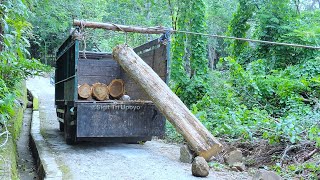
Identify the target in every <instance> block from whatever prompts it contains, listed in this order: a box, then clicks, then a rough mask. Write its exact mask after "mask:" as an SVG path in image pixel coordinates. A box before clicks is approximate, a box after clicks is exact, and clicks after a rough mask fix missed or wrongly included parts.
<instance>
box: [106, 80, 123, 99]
mask: <svg viewBox="0 0 320 180" xmlns="http://www.w3.org/2000/svg"><path fill="white" fill-rule="evenodd" d="M108 87H109V94H110V96H112V97H113V98H116V99H119V98H121V97H122V96H123V95H124V82H123V80H122V79H114V80H112V81H111V83H110V84H109V86H108Z"/></svg>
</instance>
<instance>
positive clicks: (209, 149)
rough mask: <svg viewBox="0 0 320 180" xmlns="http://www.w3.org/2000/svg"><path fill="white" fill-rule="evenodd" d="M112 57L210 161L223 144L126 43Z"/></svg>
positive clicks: (189, 141)
mask: <svg viewBox="0 0 320 180" xmlns="http://www.w3.org/2000/svg"><path fill="white" fill-rule="evenodd" d="M113 57H114V59H115V60H116V61H118V63H119V64H120V65H121V67H122V68H123V69H124V70H125V71H126V72H127V73H128V74H130V76H131V77H132V78H133V79H134V80H135V81H136V82H137V83H138V84H140V85H141V87H142V88H143V89H144V90H145V91H146V93H147V94H148V95H149V97H150V98H151V99H152V101H153V102H154V103H155V105H156V106H157V108H158V109H159V110H160V111H161V112H162V113H163V114H164V115H165V117H166V118H167V119H168V120H169V121H170V122H171V123H172V124H173V125H174V127H175V128H176V129H177V130H178V132H179V133H181V134H182V135H183V137H184V138H185V140H186V141H187V142H188V143H189V144H190V146H191V147H192V150H194V151H195V152H196V153H197V154H198V155H199V156H202V157H204V158H205V159H206V160H209V159H210V158H211V157H212V156H214V155H217V154H218V153H219V152H220V151H221V150H222V145H221V144H220V143H219V142H218V140H217V139H216V138H215V137H213V135H212V134H211V133H210V132H209V131H208V130H207V129H206V128H205V127H204V125H203V124H202V123H201V122H200V121H199V120H198V119H197V118H196V117H195V116H194V115H193V114H192V113H191V112H190V111H189V109H188V108H187V107H186V106H185V105H184V104H183V102H182V101H181V100H180V99H179V98H178V96H177V95H175V94H174V93H173V92H172V91H171V89H170V88H169V87H168V86H167V84H166V83H165V82H163V80H162V79H161V78H160V77H159V76H158V75H157V74H156V73H155V72H154V71H153V70H152V68H151V67H150V66H148V65H147V64H146V63H145V62H144V61H143V60H142V59H141V58H140V57H139V56H138V55H137V54H136V53H135V52H134V51H133V50H132V49H131V48H129V47H128V46H126V45H118V46H117V47H115V48H114V49H113Z"/></svg>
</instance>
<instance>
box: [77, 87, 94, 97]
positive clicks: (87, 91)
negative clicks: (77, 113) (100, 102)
mask: <svg viewBox="0 0 320 180" xmlns="http://www.w3.org/2000/svg"><path fill="white" fill-rule="evenodd" d="M91 94H92V90H91V87H90V85H89V84H87V83H85V84H82V85H80V86H79V87H78V95H79V97H80V98H83V99H88V98H89V97H91Z"/></svg>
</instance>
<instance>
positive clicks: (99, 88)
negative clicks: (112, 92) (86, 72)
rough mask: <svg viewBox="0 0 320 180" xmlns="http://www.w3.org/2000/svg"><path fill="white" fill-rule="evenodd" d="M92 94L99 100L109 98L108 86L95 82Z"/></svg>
mask: <svg viewBox="0 0 320 180" xmlns="http://www.w3.org/2000/svg"><path fill="white" fill-rule="evenodd" d="M92 96H93V97H94V98H95V99H96V100H98V101H103V100H107V99H109V90H108V86H107V85H105V84H103V83H94V84H93V85H92Z"/></svg>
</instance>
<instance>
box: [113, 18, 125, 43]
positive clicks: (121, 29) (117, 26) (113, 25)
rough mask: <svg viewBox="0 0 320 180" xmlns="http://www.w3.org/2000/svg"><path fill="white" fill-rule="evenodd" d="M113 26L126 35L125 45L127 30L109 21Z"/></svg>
mask: <svg viewBox="0 0 320 180" xmlns="http://www.w3.org/2000/svg"><path fill="white" fill-rule="evenodd" d="M111 24H112V25H113V26H115V27H116V28H118V29H119V30H121V31H122V32H124V34H125V36H126V43H125V44H126V45H127V44H128V32H127V31H125V30H123V29H122V28H121V27H120V26H118V25H116V24H114V23H111Z"/></svg>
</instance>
